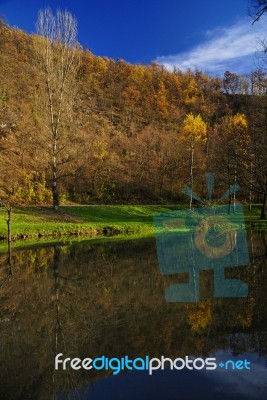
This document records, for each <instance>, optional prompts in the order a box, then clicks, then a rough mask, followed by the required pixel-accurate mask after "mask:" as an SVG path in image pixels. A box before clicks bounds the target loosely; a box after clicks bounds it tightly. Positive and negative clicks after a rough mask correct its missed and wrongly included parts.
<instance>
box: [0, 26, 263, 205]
mask: <svg viewBox="0 0 267 400" xmlns="http://www.w3.org/2000/svg"><path fill="white" fill-rule="evenodd" d="M38 40H40V38H39V37H37V36H35V35H27V34H26V33H24V32H23V31H21V30H18V29H11V28H9V27H8V26H6V25H5V24H4V23H1V25H0V65H1V68H0V81H1V86H0V146H1V147H0V149H1V156H0V166H1V170H2V171H3V172H4V173H2V180H1V187H0V196H2V198H5V199H8V201H9V202H10V203H12V204H21V205H22V204H50V203H51V194H50V186H51V171H50V169H51V168H50V166H51V143H49V135H48V134H47V131H46V127H45V126H44V124H43V121H42V113H41V112H40V104H41V100H40V99H41V90H40V88H42V76H41V72H40V66H39V65H38V60H37V58H36V53H35V45H36V42H38ZM76 80H77V85H78V86H77V87H78V89H77V91H76V92H75V102H74V114H73V117H72V118H71V121H70V122H69V123H68V129H69V132H70V135H71V136H70V137H71V140H69V141H68V142H66V145H64V146H63V147H62V151H61V152H60V154H59V160H58V168H59V171H60V173H59V176H58V178H57V179H58V184H59V186H60V193H61V201H74V202H78V203H79V202H83V203H95V202H99V203H157V202H176V201H177V200H179V199H181V196H183V195H181V190H182V188H183V187H184V185H186V184H187V185H189V186H190V183H191V181H192V179H191V178H192V176H191V175H190V169H191V158H192V157H191V155H192V154H191V153H192V151H191V150H192V137H193V133H192V132H197V131H198V128H199V127H198V125H197V124H198V122H197V119H196V117H197V116H198V117H199V121H200V123H202V122H203V124H204V125H203V126H204V128H203V129H204V131H205V132H204V131H203V132H204V136H202V137H201V138H200V137H199V138H198V137H197V135H196V136H195V138H194V165H192V171H193V172H194V189H195V191H196V192H199V194H200V195H206V189H205V172H207V171H213V172H215V173H217V177H216V187H217V193H218V196H219V195H221V194H222V193H223V192H224V191H225V190H226V189H227V186H228V185H230V184H233V183H234V181H235V179H236V177H237V178H238V180H239V182H240V183H241V184H242V191H241V192H240V196H241V197H240V198H242V199H243V200H244V199H245V200H248V198H249V189H248V187H249V184H248V182H249V179H250V175H249V174H250V172H251V171H250V172H249V169H248V168H247V167H248V165H249V160H250V158H251V154H252V153H253V154H254V153H255V151H254V148H255V146H254V145H253V146H254V147H253V146H252V141H253V143H256V142H257V149H259V150H257V154H258V155H257V157H255V154H254V161H255V171H256V170H257V173H256V172H255V176H254V178H253V180H254V182H255V188H254V189H255V190H254V191H253V201H259V200H261V199H262V196H263V194H264V190H265V189H264V187H265V181H264V179H265V172H264V171H262V169H260V168H259V165H262V162H263V161H262V160H263V155H264V154H265V153H266V152H265V149H266V130H265V129H266V128H265V126H266V123H265V112H264V108H265V106H264V103H265V101H262V100H263V98H264V97H263V96H249V95H233V94H232V95H229V94H226V93H225V90H223V82H222V80H220V79H218V78H214V77H210V76H207V75H205V74H204V73H202V72H200V71H196V72H192V71H187V72H185V73H182V72H181V71H179V70H178V71H174V72H169V71H167V70H165V69H164V68H163V67H161V66H159V65H157V64H151V65H131V64H129V63H127V62H125V61H123V60H111V59H108V58H105V57H97V56H95V55H93V54H92V53H91V52H89V51H88V50H80V66H79V71H78V75H77V77H76ZM224 83H225V82H224ZM264 99H265V98H264ZM255 105H256V109H257V115H256V117H255ZM251 110H253V113H252V112H251ZM190 115H191V116H192V118H191V120H190V118H189V119H188V116H190ZM190 124H191V125H190ZM252 131H253V135H254V136H253V138H251V132H252ZM252 139H253V140H252ZM252 147H253V149H252ZM252 150H253V151H252ZM237 156H238V157H239V161H238V162H237ZM239 170H240V171H241V172H242V171H243V172H242V173H240V171H239ZM253 170H254V169H253ZM192 171H191V172H192ZM217 193H216V194H217ZM182 198H183V199H185V197H182Z"/></svg>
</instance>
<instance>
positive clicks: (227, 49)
mask: <svg viewBox="0 0 267 400" xmlns="http://www.w3.org/2000/svg"><path fill="white" fill-rule="evenodd" d="M266 34H267V29H266V21H264V20H262V21H259V22H256V23H255V24H254V25H252V24H251V20H245V21H244V20H243V21H240V22H238V23H237V24H235V25H232V26H230V27H226V28H218V29H214V30H212V31H210V30H209V31H208V32H206V40H205V41H204V42H203V43H200V44H199V45H198V46H196V47H194V48H192V49H191V50H189V51H186V52H183V53H178V54H175V55H167V56H160V57H157V59H156V62H157V63H158V64H161V65H164V66H165V67H166V68H168V69H169V70H173V67H177V68H179V69H181V70H182V71H185V70H187V69H188V68H190V69H192V70H194V69H198V70H201V71H204V72H207V73H209V74H212V75H222V74H223V73H224V71H226V70H230V71H232V72H235V73H246V72H249V71H251V70H253V69H255V68H257V61H256V59H255V53H256V51H257V50H259V48H260V40H262V39H264V38H265V35H266Z"/></svg>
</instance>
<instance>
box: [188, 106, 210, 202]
mask: <svg viewBox="0 0 267 400" xmlns="http://www.w3.org/2000/svg"><path fill="white" fill-rule="evenodd" d="M182 132H183V134H184V139H185V140H186V142H187V143H188V145H189V150H190V183H191V195H190V203H189V206H190V210H191V209H192V201H193V186H194V155H195V146H196V143H197V142H199V143H203V144H205V143H206V141H207V124H206V123H205V122H204V121H203V119H202V118H201V116H200V115H197V116H194V115H193V114H192V113H190V114H188V115H187V116H186V118H185V119H184V121H183V124H182Z"/></svg>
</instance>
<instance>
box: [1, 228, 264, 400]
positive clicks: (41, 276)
mask: <svg viewBox="0 0 267 400" xmlns="http://www.w3.org/2000/svg"><path fill="white" fill-rule="evenodd" d="M249 244H250V254H251V261H252V262H251V265H249V266H247V267H240V268H235V269H230V268H229V269H228V271H227V277H229V278H236V279H242V280H243V281H245V282H246V283H247V284H248V287H249V296H248V298H239V299H231V298H228V299H227V298H217V299H214V298H213V272H212V271H205V272H202V273H201V279H200V286H201V290H200V298H201V302H200V303H192V304H190V303H166V302H165V300H164V290H165V288H166V287H168V286H169V285H170V284H173V283H179V282H186V278H187V276H186V274H180V275H173V276H166V277H164V276H162V275H161V274H160V272H159V268H158V262H157V253H156V247H155V241H154V239H146V240H137V241H125V242H115V241H109V242H106V243H98V244H94V243H92V242H82V243H80V244H75V245H55V246H52V247H46V248H38V249H28V250H23V251H16V252H14V254H13V276H14V279H12V280H6V279H5V278H6V272H7V265H6V256H5V255H2V256H0V258H1V262H2V266H1V269H0V279H1V282H0V287H1V289H0V297H1V303H0V346H1V347H0V348H1V350H0V382H1V386H0V398H1V399H5V400H10V399H13V400H16V399H21V400H23V399H27V400H28V399H36V400H47V399H64V400H65V399H69V398H72V399H116V400H118V399H125V398H127V399H136V398H139V399H148V400H149V399H150V398H153V399H161V398H163V397H164V398H166V399H175V398H177V396H178V394H179V396H180V395H181V397H180V398H183V399H186V398H190V399H191V398H198V397H196V396H197V395H196V396H195V397H194V394H192V393H191V395H190V392H189V393H187V392H186V390H188V387H190V390H191V391H192V390H193V386H194V387H198V390H197V393H198V394H199V396H200V395H201V396H202V398H203V396H204V394H205V398H206V399H207V398H213V399H214V398H216V399H220V398H221V397H220V396H221V393H222V391H223V392H224V399H226V398H229V399H230V398H231V399H241V398H242V399H243V398H247V397H248V398H255V399H261V398H262V397H261V396H262V393H263V391H262V390H263V388H264V387H265V390H266V383H267V378H265V375H264V373H266V361H265V360H266V354H267V323H266V321H267V305H266V289H267V269H266V254H267V239H266V233H264V232H252V233H251V235H250V236H249ZM222 352H226V354H228V355H229V354H230V355H231V357H242V356H244V355H247V358H248V359H250V361H251V362H253V365H255V371H253V369H252V370H251V371H247V373H249V375H248V376H247V375H244V374H234V373H233V374H232V373H231V374H229V373H228V374H227V375H226V371H224V372H225V374H224V375H223V371H218V370H216V371H214V372H213V373H207V372H205V373H204V371H203V372H201V371H193V372H192V371H189V372H191V374H188V371H162V372H157V373H155V374H154V375H153V376H152V377H151V376H149V375H148V374H147V372H145V373H142V372H132V373H128V374H125V373H124V374H120V375H117V376H110V375H111V373H110V372H107V371H106V372H102V371H92V370H91V371H72V370H70V369H68V370H67V371H54V357H55V354H57V353H63V354H64V356H66V357H72V358H73V357H80V358H85V357H90V358H95V357H98V356H101V355H105V356H107V357H123V356H125V355H128V356H129V357H131V358H135V357H138V356H139V357H144V356H145V355H149V356H150V357H160V356H161V355H164V356H165V357H171V358H177V357H185V356H186V355H193V356H204V357H206V356H208V355H211V354H222ZM256 371H257V374H256ZM244 372H246V371H244ZM242 382H243V383H242ZM244 382H245V383H244ZM246 385H247V386H246ZM233 387H234V388H235V390H233ZM241 387H243V388H244V387H247V388H246V389H244V390H243V391H242V390H241V391H240V390H238V388H241ZM167 388H168V389H167ZM245 390H246V392H245ZM126 391H127V396H126ZM250 391H252V392H253V393H254V394H253V396H254V397H252V395H251V396H250ZM130 392H131V393H132V394H131V395H130V394H129V393H130ZM105 393H106V394H105ZM162 393H165V394H164V396H163V395H162ZM186 393H187V394H186ZM208 393H210V397H208ZM216 393H217V394H216ZM228 393H232V394H231V397H230V394H229V397H227V395H228ZM246 393H247V394H246ZM215 394H216V396H217V397H215ZM131 396H132V397H131ZM160 396H161V397H160ZM233 396H236V397H233ZM238 396H239V397H238ZM240 396H243V397H240ZM245 396H247V397H245ZM249 396H250V397H249Z"/></svg>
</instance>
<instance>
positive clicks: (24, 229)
mask: <svg viewBox="0 0 267 400" xmlns="http://www.w3.org/2000/svg"><path fill="white" fill-rule="evenodd" d="M173 208H174V207H161V206H155V207H154V206H139V207H138V206H67V207H60V209H59V211H57V212H55V211H53V210H52V209H51V208H49V207H14V209H13V213H12V236H13V237H14V238H20V236H23V235H25V236H26V237H27V238H29V239H37V238H40V237H41V238H56V237H62V236H72V235H75V236H80V235H87V236H96V235H101V233H103V230H104V229H106V234H112V233H116V234H119V233H121V234H126V233H127V234H128V233H138V232H140V233H144V234H145V233H146V234H148V233H149V232H152V230H153V215H154V214H155V213H158V212H162V211H169V210H171V209H173ZM5 218H6V214H5V210H4V209H3V208H1V209H0V236H2V237H3V236H6V234H7V227H6V222H5Z"/></svg>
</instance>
